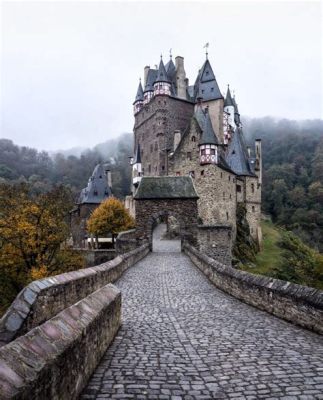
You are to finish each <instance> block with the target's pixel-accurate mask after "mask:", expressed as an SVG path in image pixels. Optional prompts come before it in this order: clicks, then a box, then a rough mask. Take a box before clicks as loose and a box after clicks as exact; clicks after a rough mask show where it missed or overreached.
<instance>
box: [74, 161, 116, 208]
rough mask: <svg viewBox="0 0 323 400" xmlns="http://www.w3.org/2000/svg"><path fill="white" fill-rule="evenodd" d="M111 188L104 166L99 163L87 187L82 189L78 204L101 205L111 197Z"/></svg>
mask: <svg viewBox="0 0 323 400" xmlns="http://www.w3.org/2000/svg"><path fill="white" fill-rule="evenodd" d="M111 195H112V193H111V188H110V187H109V185H108V182H107V179H106V175H105V170H104V168H103V165H102V164H101V163H99V164H98V165H97V166H96V167H95V168H94V170H93V173H92V175H91V177H90V179H89V182H88V184H87V187H86V188H84V189H82V191H81V193H80V196H79V199H78V204H86V203H88V204H100V203H101V202H102V201H103V200H104V199H106V198H108V197H109V196H111Z"/></svg>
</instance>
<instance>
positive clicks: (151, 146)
mask: <svg viewBox="0 0 323 400" xmlns="http://www.w3.org/2000/svg"><path fill="white" fill-rule="evenodd" d="M153 150H154V147H153V145H152V144H151V145H150V152H151V153H152V152H153Z"/></svg>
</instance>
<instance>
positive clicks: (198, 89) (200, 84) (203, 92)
mask: <svg viewBox="0 0 323 400" xmlns="http://www.w3.org/2000/svg"><path fill="white" fill-rule="evenodd" d="M194 89H195V100H196V99H198V98H199V97H200V98H203V100H204V101H208V100H216V99H223V96H222V94H221V92H220V89H219V86H218V83H217V81H216V79H215V75H214V72H213V70H212V67H211V64H210V61H209V60H206V61H205V63H204V64H203V66H202V68H201V69H200V71H199V73H198V76H197V78H196V81H195V85H194Z"/></svg>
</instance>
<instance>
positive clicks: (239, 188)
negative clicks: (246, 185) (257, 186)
mask: <svg viewBox="0 0 323 400" xmlns="http://www.w3.org/2000/svg"><path fill="white" fill-rule="evenodd" d="M237 192H239V193H241V186H240V185H237Z"/></svg>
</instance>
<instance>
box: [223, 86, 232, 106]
mask: <svg viewBox="0 0 323 400" xmlns="http://www.w3.org/2000/svg"><path fill="white" fill-rule="evenodd" d="M228 106H233V107H234V103H233V99H232V97H231V92H230V88H229V85H228V90H227V95H226V97H225V100H224V107H228Z"/></svg>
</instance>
